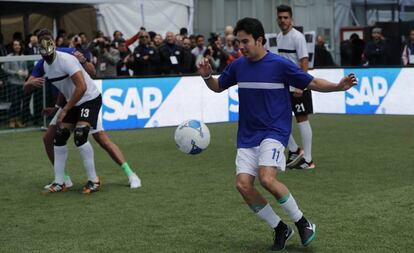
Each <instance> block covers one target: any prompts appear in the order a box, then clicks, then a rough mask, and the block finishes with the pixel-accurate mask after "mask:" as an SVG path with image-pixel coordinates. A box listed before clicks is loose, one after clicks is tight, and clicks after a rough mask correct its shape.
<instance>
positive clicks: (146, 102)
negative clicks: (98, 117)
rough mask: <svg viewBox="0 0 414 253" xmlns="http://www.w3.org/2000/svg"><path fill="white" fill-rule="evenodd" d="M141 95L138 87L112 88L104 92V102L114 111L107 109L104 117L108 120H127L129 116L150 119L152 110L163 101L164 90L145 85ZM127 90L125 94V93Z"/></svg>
mask: <svg viewBox="0 0 414 253" xmlns="http://www.w3.org/2000/svg"><path fill="white" fill-rule="evenodd" d="M141 90H142V95H141V96H140V95H139V92H138V88H137V87H131V88H128V89H127V90H125V89H118V88H110V89H107V90H106V91H105V92H104V93H103V98H102V100H103V103H104V105H105V106H106V107H107V108H108V109H109V110H113V112H108V111H107V110H105V112H104V114H103V119H104V120H108V121H115V120H126V119H128V117H129V116H135V117H136V118H137V119H148V118H150V117H151V110H153V109H156V108H158V107H159V106H160V105H161V103H162V99H163V96H162V92H161V90H160V89H158V88H155V87H143V88H142V89H141ZM124 92H125V94H124Z"/></svg>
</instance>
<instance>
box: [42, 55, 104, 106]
mask: <svg viewBox="0 0 414 253" xmlns="http://www.w3.org/2000/svg"><path fill="white" fill-rule="evenodd" d="M43 68H44V71H45V78H46V79H47V80H48V81H49V82H50V83H51V84H53V85H54V86H56V88H58V90H59V91H60V92H61V93H62V94H63V96H64V97H65V99H66V101H69V100H70V98H71V97H72V95H73V92H74V91H75V85H74V84H73V82H72V79H71V76H72V75H74V74H75V73H76V72H78V71H81V72H82V74H83V78H84V79H85V83H86V92H85V94H83V96H82V98H81V99H80V100H79V101H78V102H77V103H76V105H81V104H83V103H84V102H87V101H90V100H93V99H95V98H97V97H98V96H99V95H100V94H101V93H100V91H99V90H98V88H97V87H96V85H95V84H94V82H93V80H92V78H91V77H90V76H89V74H88V73H86V71H85V69H84V68H83V67H82V66H81V65H80V63H79V61H78V59H76V57H75V56H73V55H70V54H67V53H62V52H59V51H56V57H55V59H54V60H53V62H52V64H50V65H49V64H47V63H46V62H44V63H43Z"/></svg>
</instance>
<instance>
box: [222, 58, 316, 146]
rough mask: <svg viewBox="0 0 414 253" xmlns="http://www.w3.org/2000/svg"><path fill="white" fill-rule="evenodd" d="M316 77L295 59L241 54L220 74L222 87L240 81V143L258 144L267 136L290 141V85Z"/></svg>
mask: <svg viewBox="0 0 414 253" xmlns="http://www.w3.org/2000/svg"><path fill="white" fill-rule="evenodd" d="M312 80H313V77H312V76H311V75H309V74H307V73H306V72H304V71H303V70H302V69H300V68H299V67H298V66H296V65H295V64H294V63H293V62H291V61H289V60H288V59H285V58H282V57H281V56H278V55H275V54H273V53H271V52H267V54H266V55H265V56H264V57H263V58H262V59H260V60H259V61H256V62H253V61H249V60H248V59H247V58H246V57H240V58H238V59H237V60H235V61H233V62H232V63H231V64H230V65H228V66H227V67H226V69H225V70H224V71H223V73H222V74H221V76H220V77H219V80H218V81H219V85H220V87H221V88H222V89H227V88H229V87H230V86H233V85H236V84H237V85H238V88H239V89H238V90H239V91H238V93H239V128H238V132H237V147H238V148H251V147H256V146H259V145H260V143H261V142H262V140H264V139H266V138H270V139H275V140H278V141H280V142H281V143H282V144H283V145H284V146H286V145H287V143H288V140H289V135H290V132H291V128H292V108H291V105H290V95H289V86H290V85H291V86H293V87H296V88H298V89H301V90H303V89H305V88H306V87H307V86H308V85H309V83H310V82H311V81H312Z"/></svg>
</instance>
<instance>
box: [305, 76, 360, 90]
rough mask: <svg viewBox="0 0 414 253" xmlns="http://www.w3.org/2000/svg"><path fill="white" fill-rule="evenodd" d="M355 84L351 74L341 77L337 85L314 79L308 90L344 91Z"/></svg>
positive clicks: (355, 81)
mask: <svg viewBox="0 0 414 253" xmlns="http://www.w3.org/2000/svg"><path fill="white" fill-rule="evenodd" d="M357 84H358V82H357V79H356V77H355V75H354V74H352V73H351V74H349V75H348V76H345V77H343V78H342V79H341V81H340V82H339V83H332V82H329V81H327V80H325V79H322V78H316V77H315V78H313V80H312V81H311V82H310V84H309V85H308V88H309V89H311V90H315V91H319V92H332V91H345V90H348V89H350V88H351V87H353V86H355V85H357Z"/></svg>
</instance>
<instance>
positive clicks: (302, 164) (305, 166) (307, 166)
mask: <svg viewBox="0 0 414 253" xmlns="http://www.w3.org/2000/svg"><path fill="white" fill-rule="evenodd" d="M315 167H316V165H315V163H314V162H313V161H310V162H307V161H306V160H305V158H303V157H302V158H301V159H300V160H299V162H298V163H297V164H296V165H295V166H294V169H298V170H311V169H314V168H315Z"/></svg>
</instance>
